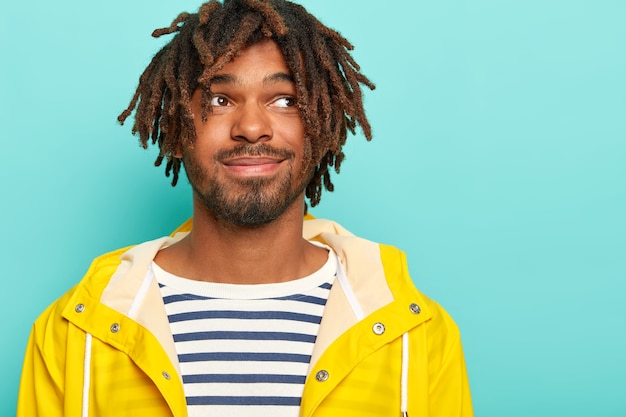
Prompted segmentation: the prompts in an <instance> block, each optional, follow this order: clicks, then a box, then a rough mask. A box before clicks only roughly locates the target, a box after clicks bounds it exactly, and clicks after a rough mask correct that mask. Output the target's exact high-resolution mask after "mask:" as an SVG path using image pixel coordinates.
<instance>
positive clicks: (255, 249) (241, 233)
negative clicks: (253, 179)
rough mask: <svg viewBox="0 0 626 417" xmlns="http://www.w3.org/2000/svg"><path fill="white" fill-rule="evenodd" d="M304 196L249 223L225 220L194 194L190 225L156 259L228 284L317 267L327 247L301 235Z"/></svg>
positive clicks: (279, 278)
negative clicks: (266, 219)
mask: <svg viewBox="0 0 626 417" xmlns="http://www.w3.org/2000/svg"><path fill="white" fill-rule="evenodd" d="M303 212H304V199H303V198H299V199H297V200H296V201H295V202H294V203H293V204H292V205H291V206H290V207H289V208H288V209H287V210H286V211H285V212H284V213H283V214H282V215H281V216H280V217H279V218H278V219H276V220H275V221H272V222H270V223H268V224H266V225H263V226H259V227H254V228H249V227H238V226H235V225H232V224H224V222H223V221H221V220H220V219H217V218H216V216H215V215H214V213H212V212H211V211H210V210H208V209H207V208H206V207H205V206H204V205H203V204H202V203H201V202H200V201H198V199H194V214H193V230H192V232H191V233H190V234H189V235H188V236H187V237H186V238H185V239H183V240H181V241H180V242H178V243H177V244H175V245H173V246H170V247H169V248H167V249H164V250H162V251H160V252H159V254H158V255H157V257H156V258H155V261H156V262H157V263H158V264H159V266H161V267H162V268H163V269H165V270H167V271H168V272H170V273H173V274H175V275H179V276H182V277H185V278H189V279H194V280H199V281H210V282H221V283H231V284H262V283H273V282H285V281H289V280H293V279H297V278H302V277H305V276H307V275H309V274H311V273H313V272H314V271H316V270H317V269H319V268H320V267H321V266H322V265H323V264H324V262H325V261H326V258H327V251H326V250H324V249H322V248H319V247H317V246H314V245H312V244H311V243H309V242H307V241H306V240H304V239H303V238H302V227H303V223H302V222H303V220H302V218H303Z"/></svg>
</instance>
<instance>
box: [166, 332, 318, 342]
mask: <svg viewBox="0 0 626 417" xmlns="http://www.w3.org/2000/svg"><path fill="white" fill-rule="evenodd" d="M315 338H316V336H315V335H309V334H302V333H281V332H225V331H221V332H193V333H180V334H176V335H174V342H188V341H190V340H290V341H295V342H308V343H315Z"/></svg>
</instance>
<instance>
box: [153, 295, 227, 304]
mask: <svg viewBox="0 0 626 417" xmlns="http://www.w3.org/2000/svg"><path fill="white" fill-rule="evenodd" d="M212 299H213V300H214V298H211V297H202V296H200V295H193V294H175V295H166V296H164V297H163V303H164V304H170V303H176V302H178V301H190V300H212Z"/></svg>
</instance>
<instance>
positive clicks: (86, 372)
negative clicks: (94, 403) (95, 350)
mask: <svg viewBox="0 0 626 417" xmlns="http://www.w3.org/2000/svg"><path fill="white" fill-rule="evenodd" d="M83 366H84V368H83V408H82V413H81V415H82V417H88V416H89V385H90V383H91V334H89V333H87V335H86V336H85V362H84V364H83Z"/></svg>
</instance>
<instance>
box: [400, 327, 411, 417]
mask: <svg viewBox="0 0 626 417" xmlns="http://www.w3.org/2000/svg"><path fill="white" fill-rule="evenodd" d="M408 390H409V333H405V334H403V335H402V375H401V390H400V411H401V412H402V415H403V416H408V413H407V411H408V410H407V408H408V398H409V394H408Z"/></svg>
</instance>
